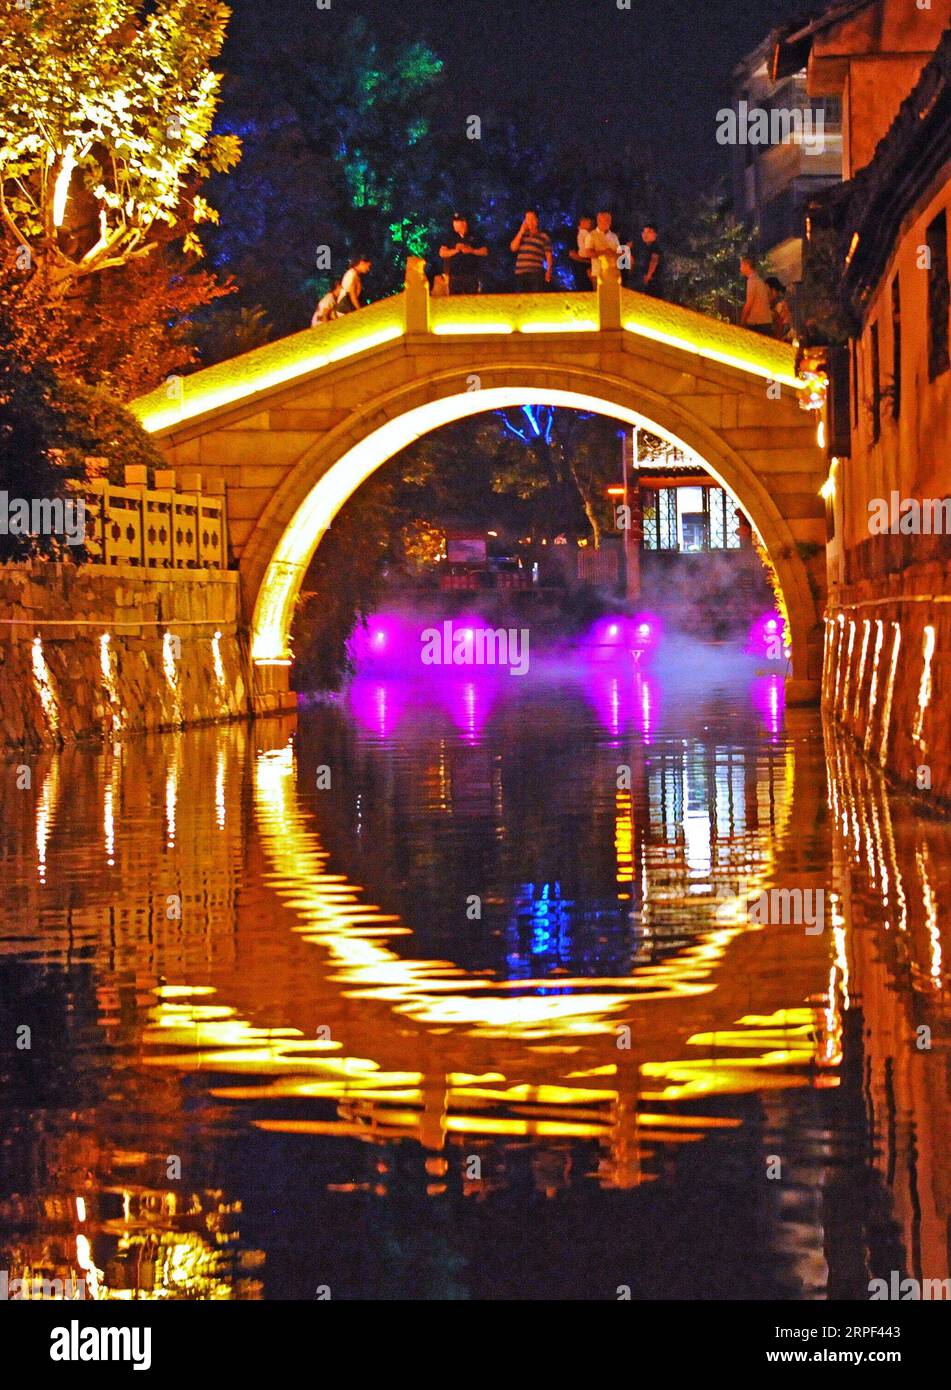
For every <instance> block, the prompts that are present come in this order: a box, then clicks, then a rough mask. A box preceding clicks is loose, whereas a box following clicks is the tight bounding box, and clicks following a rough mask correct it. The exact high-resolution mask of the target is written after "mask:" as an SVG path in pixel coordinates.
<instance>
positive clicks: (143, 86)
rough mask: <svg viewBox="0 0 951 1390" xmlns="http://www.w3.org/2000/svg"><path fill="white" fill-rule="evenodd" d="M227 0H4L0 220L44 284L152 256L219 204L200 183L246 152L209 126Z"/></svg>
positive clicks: (59, 287) (196, 246)
mask: <svg viewBox="0 0 951 1390" xmlns="http://www.w3.org/2000/svg"><path fill="white" fill-rule="evenodd" d="M228 16H229V11H228V10H227V8H226V7H225V6H224V5H222V4H220V3H218V0H157V3H156V4H154V5H149V6H145V5H143V4H142V3H136V0H30V3H29V4H28V5H24V4H23V3H22V0H0V117H2V128H0V217H2V222H3V230H4V234H5V236H7V237H9V238H12V240H13V241H14V243H15V244H16V246H17V247H18V249H19V250H21V251H22V255H21V256H20V259H21V262H22V264H23V266H24V268H26V269H30V268H31V267H32V266H35V267H36V271H37V274H38V276H39V277H40V279H41V280H42V281H43V282H44V284H45V286H46V288H47V292H48V293H50V294H53V295H56V294H66V293H68V292H69V290H70V288H71V287H72V286H74V285H75V284H76V282H77V281H81V280H84V279H86V278H88V277H89V276H92V275H96V274H98V273H100V272H102V271H104V270H107V269H110V268H114V267H117V266H124V265H126V264H128V262H129V261H130V260H133V259H140V258H142V257H144V256H147V255H148V254H149V253H150V252H151V251H153V250H154V249H155V248H156V247H157V245H158V233H159V231H160V229H161V228H162V227H163V226H165V227H174V226H177V225H178V224H180V223H181V222H182V220H183V217H184V218H185V220H187V221H188V222H189V223H190V224H191V225H190V226H189V228H188V230H187V231H186V233H185V237H184V250H185V251H186V252H189V251H194V252H200V249H201V243H200V241H199V239H198V235H197V233H196V231H195V227H196V226H197V225H198V224H200V223H201V222H208V221H214V220H215V216H216V214H215V213H214V211H213V209H212V208H211V207H210V206H209V205H208V203H206V202H205V200H204V199H203V198H202V197H201V196H200V195H199V194H198V192H197V187H198V185H199V184H200V183H201V181H202V180H203V179H205V178H207V177H208V175H209V174H210V173H211V172H212V170H219V171H220V170H223V169H228V168H231V167H232V165H234V164H235V163H236V162H237V160H238V157H239V154H240V142H239V141H238V140H237V138H236V137H235V136H233V135H224V136H220V135H212V131H211V128H212V122H213V120H214V114H215V108H216V106H217V100H218V87H219V84H220V81H221V78H220V75H219V74H218V73H216V72H214V71H213V70H212V69H211V67H210V66H209V64H210V62H211V60H212V59H213V58H216V57H217V56H218V54H219V53H220V52H221V47H222V44H223V42H224V35H225V26H226V24H227V21H228Z"/></svg>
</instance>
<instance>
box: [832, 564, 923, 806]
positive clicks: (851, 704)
mask: <svg viewBox="0 0 951 1390" xmlns="http://www.w3.org/2000/svg"><path fill="white" fill-rule="evenodd" d="M883 539H884V538H883ZM889 539H890V540H894V542H895V544H898V543H899V538H889ZM934 549H935V550H936V551H937V550H939V545H936V546H935V547H934ZM940 549H942V550H944V551H945V553H946V551H947V544H946V542H944V543H943V544H940ZM865 568H866V570H867V571H871V570H872V569H874V568H876V566H870V565H866V567H865ZM889 568H891V572H890V573H887V574H884V575H882V574H879V575H878V576H876V575H874V574H873V573H870V572H869V573H866V574H864V575H859V574H858V573H856V574H854V575H850V576H849V577H850V578H851V579H853V582H852V583H850V584H848V585H847V586H844V587H843V588H841V589H839V590H838V591H837V592H835V593H834V596H833V598H832V600H831V602H830V606H829V609H828V614H827V619H826V649H825V666H824V671H823V706H824V708H825V710H826V711H827V713H828V714H829V715H830V716H831V717H832V718H833V719H835V721H836V723H838V724H840V725H841V726H843V727H844V728H845V729H847V730H848V731H849V733H851V734H852V736H853V737H854V738H855V739H856V740H857V741H858V742H859V744H860V745H861V747H862V749H863V750H864V752H865V754H866V756H867V757H869V758H870V759H871V760H872V761H874V762H876V763H877V764H878V765H879V766H880V767H882V769H883V770H884V771H885V772H886V773H888V774H889V775H890V776H892V777H893V778H895V779H896V780H897V781H898V782H900V783H902V784H903V785H905V786H906V787H908V788H909V789H912V790H917V791H919V792H920V793H921V794H922V796H923V797H933V798H935V799H940V800H941V801H944V802H949V803H951V672H949V661H948V653H949V652H951V603H949V602H948V598H947V596H948V594H949V593H951V561H949V560H948V559H947V558H944V557H940V558H939V556H937V555H936V556H935V558H934V559H932V560H931V561H930V562H928V563H925V564H917V565H914V566H913V567H909V568H907V569H904V570H898V569H897V568H892V567H891V566H889Z"/></svg>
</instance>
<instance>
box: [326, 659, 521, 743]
mask: <svg viewBox="0 0 951 1390" xmlns="http://www.w3.org/2000/svg"><path fill="white" fill-rule="evenodd" d="M505 679H508V677H507V675H505V674H502V675H500V674H499V673H497V672H490V671H486V670H478V671H475V672H468V673H466V674H465V675H462V674H461V673H460V672H459V671H458V670H456V671H453V670H444V669H442V668H430V669H429V670H428V671H427V674H426V676H425V677H421V678H418V679H414V678H411V677H410V676H408V675H382V674H379V675H378V674H376V673H375V672H372V671H370V672H367V671H364V672H361V673H359V674H358V675H356V676H355V677H354V678H353V680H352V681H351V682H350V685H349V688H348V691H347V702H348V704H349V707H350V710H351V712H352V714H353V717H354V719H355V720H356V721H357V723H358V724H360V725H361V726H362V727H363V728H364V729H366V730H367V732H368V733H371V734H373V735H374V736H376V737H378V738H382V739H389V738H392V737H393V736H394V735H395V734H396V733H397V731H398V729H399V726H400V725H401V724H402V723H403V722H404V721H405V720H407V719H408V718H410V717H415V718H417V719H421V720H425V721H427V722H429V723H432V722H433V720H434V718H435V720H436V721H437V722H443V723H444V722H448V723H449V724H451V725H452V727H453V728H455V729H456V730H457V731H458V733H459V734H460V735H461V737H462V739H463V741H464V742H466V743H472V744H475V743H478V741H479V740H480V738H481V737H482V734H483V732H484V731H485V727H486V724H487V723H488V720H489V716H490V714H491V713H492V708H493V706H494V705H495V702H496V699H497V697H498V693H499V683H500V681H501V680H505Z"/></svg>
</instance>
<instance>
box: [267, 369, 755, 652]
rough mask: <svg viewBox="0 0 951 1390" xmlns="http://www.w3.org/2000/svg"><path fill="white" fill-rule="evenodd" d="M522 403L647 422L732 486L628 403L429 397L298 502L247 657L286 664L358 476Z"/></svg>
mask: <svg viewBox="0 0 951 1390" xmlns="http://www.w3.org/2000/svg"><path fill="white" fill-rule="evenodd" d="M523 405H547V406H556V407H563V408H566V409H572V410H587V411H591V412H592V413H595V414H598V415H604V416H607V417H609V418H611V419H616V420H618V421H620V422H621V423H623V424H627V425H631V426H638V427H640V428H642V429H646V430H649V431H650V432H651V433H652V434H656V435H657V436H659V437H660V438H663V439H665V440H667V441H668V442H669V443H671V444H673V445H675V446H676V447H677V448H678V449H680V450H681V451H682V452H683V453H684V455H685V456H686V457H687V458H688V459H690V460H691V462H692V463H695V464H698V465H700V466H702V467H703V468H705V469H706V470H707V471H708V472H709V473H710V475H711V476H712V477H714V478H716V480H717V482H718V483H720V485H721V486H723V487H725V488H726V489H727V491H730V492H733V491H734V489H733V488H731V487H730V484H729V483H728V482H727V481H726V480H725V479H724V478H723V477H722V476H721V475H720V473H718V471H717V469H716V467H715V465H714V464H712V463H711V462H710V461H709V459H707V458H705V457H703V456H702V455H701V454H699V453H698V451H697V450H696V449H695V448H693V447H691V445H690V444H688V443H687V441H686V440H684V439H681V438H679V437H678V436H677V435H676V434H675V433H674V432H673V431H672V430H671V429H669V428H665V427H664V426H662V425H659V424H658V423H657V422H656V421H655V420H652V419H650V418H649V417H648V416H646V415H643V414H641V413H639V412H638V411H636V410H633V409H631V408H630V407H628V406H625V405H621V404H619V403H617V402H615V401H613V400H610V399H606V398H602V397H599V396H594V395H591V394H588V393H586V392H584V391H565V390H558V389H555V388H548V387H543V386H499V387H489V388H485V389H481V390H477V391H465V392H462V393H459V394H454V395H451V396H447V397H444V398H442V399H440V400H435V401H429V402H427V403H426V404H425V405H421V406H417V407H415V408H413V409H410V410H407V411H406V413H405V414H401V415H399V416H398V417H396V418H395V419H392V420H389V421H388V422H387V423H386V424H385V425H382V426H380V427H379V428H378V429H376V430H374V431H373V432H372V433H370V434H368V435H367V436H366V437H365V438H363V439H361V440H360V441H359V442H358V443H357V444H355V445H354V446H353V447H351V448H350V449H348V450H347V452H346V453H344V454H343V455H342V456H341V457H340V458H339V459H338V460H337V461H336V462H335V463H333V464H331V466H330V467H329V468H328V469H327V471H326V472H325V473H324V474H323V476H322V477H321V478H320V479H319V480H318V481H317V482H316V483H315V484H314V486H313V487H312V488H311V490H310V492H309V493H308V494H307V496H306V498H305V499H304V501H303V502H302V503H301V504H300V506H299V507H298V508H297V511H296V512H295V514H294V516H293V518H292V520H291V522H290V524H289V525H288V526H287V528H286V530H285V531H284V533H283V535H282V536H281V539H280V541H279V542H278V545H277V547H276V548H275V550H274V553H273V555H272V557H271V560H270V563H269V564H268V567H267V570H266V572H265V575H264V578H263V582H262V584H261V587H260V590H259V593H258V596H257V600H256V603H255V608H254V620H253V625H252V645H251V656H252V660H253V661H254V662H255V663H257V664H261V665H267V664H286V663H289V662H290V660H291V659H292V658H291V653H290V650H289V640H288V639H289V632H290V626H291V620H292V618H293V614H294V607H295V604H296V600H297V596H298V594H299V592H300V587H301V584H302V582H303V579H304V575H305V574H306V571H307V567H308V566H309V564H310V561H311V559H312V558H313V556H314V553H315V551H316V550H317V547H318V545H319V544H320V542H321V540H322V538H323V536H324V534H325V533H326V531H327V529H328V527H329V526H330V525H331V523H332V521H333V519H334V517H335V516H336V515H337V513H338V512H339V511H340V509H341V507H343V506H344V504H345V503H346V502H347V501H348V499H349V498H350V497H352V496H353V494H354V492H356V490H357V489H358V488H359V487H360V486H361V484H362V483H364V482H366V480H367V479H368V478H369V477H370V476H371V475H372V474H373V473H374V472H375V471H376V470H377V469H378V468H380V467H382V465H383V464H384V463H386V462H387V461H388V460H389V459H391V458H393V457H394V455H396V454H398V453H399V452H400V451H401V450H402V449H405V448H406V447H407V446H408V445H409V444H412V443H413V442H414V441H415V440H417V439H419V438H421V437H422V436H423V435H425V434H429V433H431V432H432V431H433V430H436V429H439V428H441V427H442V426H444V425H448V424H452V423H454V422H455V421H457V420H462V419H465V418H467V417H469V416H472V415H481V414H484V413H486V412H490V411H494V410H501V409H511V408H515V407H519V406H523ZM737 500H738V501H739V503H740V505H741V506H742V507H743V508H744V510H745V511H749V510H750V509H749V506H748V503H747V502H745V501H744V499H743V498H742V497H740V498H738V499H737ZM751 520H753V518H752V517H751ZM754 525H755V521H754Z"/></svg>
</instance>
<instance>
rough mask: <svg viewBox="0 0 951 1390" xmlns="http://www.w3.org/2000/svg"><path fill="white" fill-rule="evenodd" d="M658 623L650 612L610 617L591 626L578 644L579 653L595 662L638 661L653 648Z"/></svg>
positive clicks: (658, 628) (658, 630) (658, 626)
mask: <svg viewBox="0 0 951 1390" xmlns="http://www.w3.org/2000/svg"><path fill="white" fill-rule="evenodd" d="M659 637H660V623H659V622H658V620H657V618H656V617H655V615H654V614H653V613H635V614H634V616H633V617H629V616H628V615H627V614H620V613H619V614H612V615H611V616H609V617H606V618H599V619H598V620H597V622H595V623H592V625H591V627H590V628H589V629H588V631H587V633H586V634H585V636H584V637H583V638H582V641H581V650H582V652H583V653H584V654H585V655H586V656H588V657H589V658H590V659H591V660H594V661H621V662H623V663H625V664H626V663H627V662H628V661H631V660H633V661H639V660H640V658H641V657H642V656H643V654H644V653H645V652H647V651H648V650H649V649H651V648H653V647H654V646H656V644H657V642H658V639H659Z"/></svg>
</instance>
